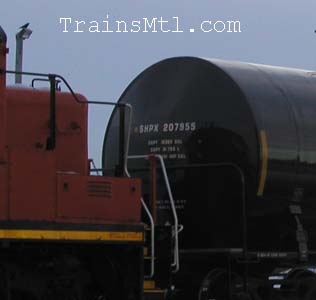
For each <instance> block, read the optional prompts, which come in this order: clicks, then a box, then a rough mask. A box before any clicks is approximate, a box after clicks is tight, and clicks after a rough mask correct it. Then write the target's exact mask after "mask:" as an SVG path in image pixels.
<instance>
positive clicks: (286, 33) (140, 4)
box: [0, 0, 316, 163]
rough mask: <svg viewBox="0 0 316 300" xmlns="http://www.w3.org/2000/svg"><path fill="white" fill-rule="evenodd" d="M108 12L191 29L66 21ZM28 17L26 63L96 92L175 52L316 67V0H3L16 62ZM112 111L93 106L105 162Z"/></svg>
mask: <svg viewBox="0 0 316 300" xmlns="http://www.w3.org/2000/svg"><path fill="white" fill-rule="evenodd" d="M107 15H108V20H109V24H110V25H111V24H112V23H113V26H116V25H115V20H125V21H127V22H128V23H129V22H131V21H133V20H142V18H148V19H152V18H154V17H157V18H160V17H163V19H164V20H170V21H171V20H175V19H173V17H178V18H179V25H180V26H181V29H182V30H183V31H184V32H183V33H162V32H157V33H153V32H147V33H140V32H138V33H132V32H129V33H115V32H113V33H91V32H89V31H88V26H86V27H84V30H85V31H86V32H84V33H74V32H71V30H69V32H68V33H64V32H63V29H64V26H63V25H62V24H60V23H59V20H60V18H65V17H70V18H72V20H73V22H74V21H75V20H84V21H86V22H87V23H88V22H89V21H97V22H99V23H100V24H102V21H103V20H105V19H106V16H107ZM204 20H212V21H217V20H222V21H228V20H238V21H240V24H241V32H240V33H228V32H225V33H224V32H223V33H216V32H214V31H212V32H209V33H204V32H201V31H200V30H198V29H199V28H200V24H201V22H202V21H204ZM26 22H30V23H31V24H30V28H31V29H32V30H33V35H32V37H31V39H30V40H28V41H26V42H25V46H24V50H25V52H24V65H23V67H24V70H25V71H36V72H50V73H58V74H61V75H64V76H65V77H66V78H67V79H68V80H69V82H70V83H71V85H72V86H73V88H74V89H75V90H76V91H78V92H80V93H82V94H84V95H85V96H86V97H87V98H89V99H90V100H107V101H116V100H117V99H118V98H119V96H120V94H121V93H122V92H123V90H124V89H125V87H126V86H127V85H128V83H129V82H130V81H131V80H132V79H133V78H134V77H135V76H136V75H137V74H138V73H139V72H141V71H142V70H143V69H144V68H146V67H148V66H149V65H151V64H153V63H155V62H157V61H159V60H161V59H164V58H167V57H173V56H201V57H209V58H222V59H228V60H239V61H249V62H255V63H262V64H271V65H280V66H289V67H297V68H305V69H313V70H315V69H316V34H315V33H314V30H315V29H316V1H315V0H295V1H294V0H277V1H276V0H261V1H258V0H199V1H196V0H173V1H172V0H168V1H166V0H129V1H128V0H108V1H104V0H102V1H101V0H90V1H79V0H55V1H51V0H50V1H47V0H27V1H21V0H1V10H0V24H1V26H2V27H3V28H4V29H5V31H6V33H7V35H8V46H9V48H10V55H9V63H8V67H9V68H10V69H13V68H14V53H15V33H16V32H17V30H18V28H19V26H21V25H23V24H24V23H26ZM94 24H96V23H94ZM190 28H195V29H196V30H195V32H194V33H191V32H189V29H190ZM71 29H72V30H74V29H73V27H71ZM102 29H104V28H100V30H102ZM219 29H220V28H219ZM9 82H11V83H12V82H13V81H12V79H11V80H9ZM24 83H26V84H28V83H29V80H26V79H25V80H24ZM315 96H316V95H315ZM109 113H110V109H100V107H98V108H92V109H91V110H90V114H89V117H90V121H89V152H90V156H91V157H93V158H94V159H95V160H96V161H97V163H100V155H101V148H102V141H103V135H104V130H105V126H106V123H107V121H108V118H109Z"/></svg>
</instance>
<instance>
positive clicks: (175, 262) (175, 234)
mask: <svg viewBox="0 0 316 300" xmlns="http://www.w3.org/2000/svg"><path fill="white" fill-rule="evenodd" d="M149 157H156V158H158V160H159V162H160V165H161V168H162V172H163V177H164V180H165V184H166V187H167V192H168V196H169V200H170V206H171V210H172V214H173V218H174V232H173V237H174V251H173V263H172V267H174V269H173V270H172V271H173V273H176V272H178V271H179V269H180V259H179V233H180V232H181V231H182V230H183V226H182V225H180V226H179V221H178V215H177V210H176V206H175V203H174V198H173V195H172V191H171V187H170V183H169V178H168V174H167V170H166V166H165V163H164V160H163V157H162V155H159V154H150V155H132V156H128V158H129V159H148V158H149Z"/></svg>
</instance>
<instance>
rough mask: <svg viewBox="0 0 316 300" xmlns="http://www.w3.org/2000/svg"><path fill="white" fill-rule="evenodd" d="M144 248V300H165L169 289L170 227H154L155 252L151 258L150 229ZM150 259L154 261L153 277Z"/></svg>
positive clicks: (147, 231)
mask: <svg viewBox="0 0 316 300" xmlns="http://www.w3.org/2000/svg"><path fill="white" fill-rule="evenodd" d="M145 236H146V238H145V246H144V250H143V253H144V277H145V279H144V300H156V299H157V300H163V299H166V297H167V293H168V289H169V287H170V274H171V264H172V242H171V240H172V236H171V227H170V226H156V227H155V251H154V257H153V256H152V249H151V236H150V229H147V230H146V234H145ZM152 259H153V260H154V261H153V263H154V272H153V276H152V277H151V276H149V275H150V273H151V271H152V269H151V268H152Z"/></svg>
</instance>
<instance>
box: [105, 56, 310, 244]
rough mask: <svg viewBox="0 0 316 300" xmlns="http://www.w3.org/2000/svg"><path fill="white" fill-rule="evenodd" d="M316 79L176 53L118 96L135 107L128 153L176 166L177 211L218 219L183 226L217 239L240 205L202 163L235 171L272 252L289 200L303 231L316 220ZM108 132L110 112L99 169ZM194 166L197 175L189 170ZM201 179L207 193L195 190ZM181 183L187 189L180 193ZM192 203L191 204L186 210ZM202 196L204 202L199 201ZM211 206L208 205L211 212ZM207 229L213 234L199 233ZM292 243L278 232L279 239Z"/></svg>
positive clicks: (111, 140) (232, 181) (229, 181)
mask: <svg viewBox="0 0 316 300" xmlns="http://www.w3.org/2000/svg"><path fill="white" fill-rule="evenodd" d="M315 76H316V73H314V72H310V71H305V70H296V69H289V68H281V67H272V66H265V65H258V64H251V63H240V62H230V61H223V60H217V59H212V60H207V59H201V58H194V57H179V58H171V59H167V60H164V61H161V62H159V63H157V64H155V65H153V66H151V67H149V68H148V69H147V70H145V71H144V72H142V73H141V74H140V75H139V76H138V77H137V78H136V79H135V80H134V81H133V82H132V83H131V84H130V85H129V87H128V88H127V89H126V90H125V92H124V93H123V95H122V97H121V99H120V101H122V102H128V103H130V104H131V105H132V106H133V108H134V118H133V126H132V136H131V145H130V154H131V155H136V154H149V153H156V154H161V155H163V156H164V158H165V160H166V164H167V167H168V170H177V171H175V172H176V173H175V174H176V175H174V177H173V178H172V180H173V181H174V184H175V186H176V187H175V189H176V193H177V197H176V198H177V200H178V201H180V202H179V203H178V204H177V205H178V206H179V207H180V206H181V205H180V203H186V204H184V205H186V206H187V208H189V207H190V210H191V212H192V213H194V214H197V215H203V214H205V216H204V218H208V219H210V218H212V216H213V213H209V211H210V209H214V210H216V214H218V215H222V216H225V217H224V220H225V221H220V222H219V223H218V224H217V223H216V222H215V223H207V224H206V223H205V222H204V221H203V222H204V223H203V224H202V223H201V222H202V221H201V222H197V221H196V220H194V218H191V219H189V217H188V214H187V213H184V216H182V218H183V220H184V221H185V222H190V223H196V227H194V226H193V227H194V228H198V226H199V227H200V228H205V227H206V226H222V230H221V232H222V233H223V232H227V233H228V232H229V231H231V223H234V222H239V221H240V220H239V221H238V220H237V219H238V217H236V209H239V208H238V207H239V206H240V204H236V203H234V202H233V200H232V199H228V198H234V197H236V193H238V188H237V187H238V184H237V182H238V178H237V177H238V176H237V175H236V174H235V175H232V173H231V174H230V176H228V175H227V174H229V172H228V171H227V170H225V171H224V169H223V168H222V169H221V171H219V170H218V169H217V170H216V171H214V170H213V169H214V168H213V169H212V168H211V167H208V166H210V165H211V164H214V163H224V164H234V165H237V166H238V167H239V168H240V169H241V170H242V172H243V173H244V175H245V178H246V189H247V209H248V217H249V218H250V223H251V217H256V218H257V219H256V220H259V219H258V218H260V217H266V216H267V215H268V216H269V218H268V219H269V222H266V221H265V225H264V226H266V228H265V229H262V228H261V229H262V230H261V229H260V230H258V231H257V232H253V235H255V234H261V233H262V234H264V232H266V231H274V232H276V233H277V234H276V235H275V239H274V244H273V245H274V246H273V247H277V246H276V244H277V243H278V240H279V238H280V235H282V234H283V233H284V231H290V227H292V226H294V225H293V224H294V223H293V222H292V221H291V216H290V215H289V213H288V211H289V209H288V207H289V203H290V201H291V200H293V199H294V198H295V199H294V200H298V201H301V202H302V206H303V208H304V218H305V220H306V223H307V225H306V226H308V225H309V224H314V223H316V220H315V217H314V216H316V204H315V201H313V199H314V200H315V195H316V188H315V182H316V181H315V175H316V134H315V132H316V77H315ZM114 126H117V116H116V114H115V113H114V114H113V116H112V118H111V121H110V125H109V127H108V130H107V134H108V136H106V139H105V143H104V149H103V150H104V156H103V167H104V168H106V169H109V168H112V167H113V164H114V161H115V159H114V158H113V155H111V154H110V153H113V150H114V151H115V144H116V137H115V134H114V130H113V128H114ZM130 166H131V168H133V167H136V165H133V164H131V165H130ZM198 166H201V167H200V169H199V172H197V173H194V172H196V171H193V169H194V168H195V167H198ZM181 168H182V173H181V172H180V171H179V170H180V169H181ZM189 169H190V170H191V171H190V172H191V173H190V172H189V173H190V174H189V175H188V170H189ZM211 169H212V170H211ZM170 172H172V171H170ZM180 173H181V174H182V175H181V174H180ZM192 174H195V175H194V176H193V175H192ZM192 176H193V177H192ZM225 176H226V177H225ZM236 176H237V177H236ZM189 180H190V181H189ZM222 182H225V184H223V183H222ZM202 183H203V184H204V185H206V186H207V188H206V187H204V188H202V186H201V184H202ZM188 185H189V186H190V189H189V190H188V188H184V187H187V186H188ZM212 187H213V189H212ZM234 187H235V188H236V189H237V190H234ZM181 189H182V192H181ZM203 189H204V190H203ZM183 190H185V191H186V192H183ZM202 190H203V191H202ZM232 190H234V191H233V192H232ZM223 191H225V192H223ZM189 194H190V195H189ZM194 195H195V196H194ZM234 195H235V196H234ZM190 197H191V198H194V197H195V198H196V199H195V200H194V201H195V203H199V204H195V205H196V206H197V207H195V208H194V209H192V207H193V206H194V205H193V204H192V203H193V202H192V201H193V200H188V198H190ZM203 197H204V198H205V197H209V199H208V200H205V203H204V202H203V201H204V200H201V199H202V198H203ZM181 199H182V202H181ZM199 199H200V200H199ZM211 199H215V200H211ZM216 199H221V200H220V202H219V201H217V200H216ZM223 199H224V200H223ZM210 202H212V203H215V204H216V205H215V204H213V205H211V206H212V208H210V207H209V206H210V204H209V203H210ZM190 203H191V204H190ZM203 203H204V204H203ZM206 203H208V204H206ZM219 203H220V205H219ZM237 203H238V201H237ZM179 210H180V211H181V209H179ZM183 210H184V211H185V208H184V209H183ZM180 214H181V212H180ZM197 215H196V216H197ZM196 216H195V217H196ZM201 219H203V217H201ZM215 219H216V218H215ZM265 220H267V218H266V219H265ZM280 220H282V221H280ZM225 222H226V224H225ZM269 224H270V225H269ZM250 225H251V224H250ZM202 231H203V230H202ZM282 232H283V233H282ZM205 233H207V234H211V233H212V232H211V231H210V229H207V230H206V232H205ZM193 235H194V234H192V237H191V238H192V239H195V238H194V237H193ZM221 235H222V234H221ZM233 235H234V233H233V234H232V235H230V239H231V240H232V241H233V240H234V238H233ZM283 235H284V234H283ZM222 236H225V235H224V234H223V235H222ZM235 236H238V234H236V235H235ZM292 237H293V236H291V237H288V236H286V234H285V236H284V237H283V238H284V240H286V239H287V238H290V239H292ZM192 239H191V240H192ZM220 239H221V238H218V239H217V240H218V241H219V240H220ZM225 239H226V242H227V240H228V239H227V238H224V240H225ZM272 240H273V238H272ZM226 242H223V243H221V242H220V241H219V242H218V243H216V246H226V244H227V243H226ZM283 242H284V241H283ZM263 244H264V243H262V245H263ZM207 245H208V246H209V244H207ZM259 245H261V244H260V242H258V243H256V244H255V246H256V247H257V246H259ZM202 246H203V245H202ZM279 246H280V245H279ZM280 247H281V246H280ZM268 248H271V247H268Z"/></svg>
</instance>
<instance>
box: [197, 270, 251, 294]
mask: <svg viewBox="0 0 316 300" xmlns="http://www.w3.org/2000/svg"><path fill="white" fill-rule="evenodd" d="M231 283H232V286H231V288H230V291H229V274H228V273H227V271H226V270H224V269H214V270H212V271H210V272H209V273H208V274H207V275H206V276H205V278H204V280H203V281H202V284H201V286H200V290H199V298H198V299H199V300H210V299H212V300H231V299H232V300H252V298H251V296H250V295H249V294H248V293H244V292H243V291H242V280H241V279H240V277H239V276H238V275H237V274H234V273H233V274H231Z"/></svg>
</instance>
